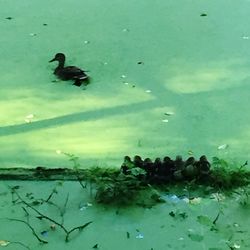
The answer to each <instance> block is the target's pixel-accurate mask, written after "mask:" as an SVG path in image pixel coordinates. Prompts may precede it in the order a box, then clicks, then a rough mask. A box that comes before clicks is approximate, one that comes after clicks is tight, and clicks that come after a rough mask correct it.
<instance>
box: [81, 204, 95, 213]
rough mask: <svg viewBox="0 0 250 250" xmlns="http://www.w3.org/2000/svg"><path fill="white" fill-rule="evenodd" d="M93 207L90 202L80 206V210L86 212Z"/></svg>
mask: <svg viewBox="0 0 250 250" xmlns="http://www.w3.org/2000/svg"><path fill="white" fill-rule="evenodd" d="M92 206H93V204H92V203H89V202H87V203H82V202H81V203H80V204H79V209H80V211H83V210H86V209H87V208H88V207H92Z"/></svg>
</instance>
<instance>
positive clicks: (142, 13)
mask: <svg viewBox="0 0 250 250" xmlns="http://www.w3.org/2000/svg"><path fill="white" fill-rule="evenodd" d="M249 8H250V1H248V0H242V1H240V2H239V1H233V0H227V1H225V0H221V1H215V0H213V1H205V0H203V1H200V0H196V1H192V2H190V1H184V0H180V1H171V0H169V1H164V0H157V1H152V0H148V1H142V0H139V1H136V2H135V1H127V2H126V1H120V0H115V1H114V0H109V1H107V0H102V1H100V0H91V1H87V0H86V1H84V0H71V1H66V0H60V1H58V0H57V1H51V0H44V1H37V0H33V1H29V0H22V1H19V0H8V1H7V0H0V20H1V21H0V30H1V37H0V56H1V57H0V72H1V74H0V85H1V91H0V102H1V112H0V137H1V138H0V148H1V154H0V164H1V167H7V168H9V167H36V166H38V165H39V166H46V167H57V166H63V167H71V163H70V162H69V161H68V159H67V158H66V157H65V156H64V155H63V154H58V153H57V152H59V151H62V152H66V153H72V154H74V155H77V156H79V157H80V162H81V167H83V168H84V167H89V166H96V165H98V166H103V167H105V166H115V167H119V166H120V164H121V162H122V158H123V156H124V155H131V156H133V155H135V154H139V155H141V156H142V157H152V158H155V157H158V156H159V157H163V156H165V155H169V156H171V157H174V156H175V155H177V154H181V155H183V156H184V157H186V156H187V155H188V153H190V152H193V154H194V155H195V156H196V157H199V156H200V155H202V154H206V155H207V156H208V157H209V158H211V157H212V156H220V157H223V158H233V159H236V160H238V161H240V162H245V161H246V160H247V159H248V157H249V152H250V151H249V148H250V143H249V141H250V140H249V137H250V133H249V131H250V129H249V124H250V115H249V108H248V107H249V92H250V84H249V82H250V61H249V56H250V53H249V47H250V30H249V27H248V24H249V23H250V15H249V11H248V10H249ZM57 52H63V53H65V54H66V56H67V59H66V64H67V65H76V66H79V67H81V68H83V69H85V70H87V71H89V72H87V73H88V74H89V75H90V77H91V83H90V85H88V86H86V87H79V88H78V87H76V86H73V85H71V84H72V83H71V82H62V81H56V82H55V80H56V77H55V76H54V75H53V70H54V68H55V67H56V63H51V64H49V63H48V61H49V60H51V59H52V58H53V57H54V55H55V54H56V53H57ZM221 145H227V146H225V147H221V149H218V147H219V146H221ZM4 185H5V184H4ZM50 185H53V184H50ZM65 185H67V188H65V190H66V191H63V192H62V193H63V195H65V192H66V193H67V192H69V193H70V194H71V193H72V192H73V193H74V190H75V188H76V187H75V185H77V184H72V183H67V184H65ZM23 186H25V187H27V189H28V187H30V188H31V189H35V190H36V189H39V190H40V188H41V190H43V189H44V190H46V191H49V190H50V186H49V184H48V183H46V184H45V183H43V184H41V183H29V184H28V183H26V184H24V185H23ZM41 186H43V187H41ZM36 187H37V188H36ZM77 188H79V187H78V186H77ZM39 190H37V191H39ZM67 190H68V191H67ZM27 192H28V191H27ZM24 195H25V193H24ZM74 195H76V193H74ZM4 197H5V196H4ZM7 197H8V196H6V197H5V198H3V200H5V199H6V201H1V203H2V205H1V206H2V208H1V211H2V212H1V214H3V217H5V215H4V214H5V213H6V216H8V217H9V216H11V217H13V216H14V214H15V213H18V214H17V216H18V215H20V213H19V212H16V210H15V208H14V207H13V212H12V210H8V211H6V207H9V206H10V203H9V197H8V198H7ZM64 199H65V198H64ZM70 199H73V200H72V201H71V202H72V207H71V210H70V212H69V217H67V218H66V220H67V223H69V224H70V223H72V224H73V218H75V220H76V221H75V222H79V219H78V215H79V216H82V214H83V221H84V222H85V221H88V220H93V221H94V223H93V225H90V226H89V227H88V228H86V231H84V232H83V233H82V234H81V236H80V237H78V236H77V237H75V238H74V240H72V241H71V242H70V244H68V245H65V243H64V241H63V240H62V239H63V237H64V236H63V233H61V232H60V233H58V232H57V231H56V233H55V234H54V235H53V236H52V235H51V233H49V236H46V237H48V238H49V240H50V242H51V243H49V244H48V245H46V246H43V248H44V247H46V249H55V248H59V247H61V248H62V249H66V248H70V249H81V248H86V249H91V248H92V247H93V246H94V245H95V244H98V247H99V248H100V249H109V250H113V249H117V248H119V249H128V246H129V249H143V250H147V249H149V250H150V249H154V250H163V249H171V248H172V249H210V250H213V249H214V250H215V249H228V246H227V244H226V243H225V241H226V240H228V239H229V238H230V237H231V235H230V232H229V231H230V230H231V229H230V230H229V231H226V233H224V234H215V233H214V232H210V231H209V229H208V228H207V227H205V226H204V225H202V226H201V225H200V224H199V223H197V221H196V218H197V216H199V215H201V214H203V215H204V214H205V215H206V216H211V217H213V216H216V212H214V210H216V209H215V207H216V206H217V205H218V204H217V203H213V202H209V201H210V200H209V199H207V200H206V201H205V202H202V203H201V204H199V205H197V206H191V207H189V206H184V205H183V206H184V207H183V208H181V209H184V210H185V211H186V212H187V214H188V215H189V217H188V218H187V220H185V221H184V222H183V221H179V220H178V219H177V220H173V218H171V216H169V212H171V211H172V210H173V209H177V208H176V207H177V205H176V204H174V205H173V204H170V205H169V206H167V205H166V204H165V205H161V206H157V207H155V208H153V209H151V210H150V209H148V210H145V209H142V208H128V209H122V210H121V211H120V213H118V214H116V208H114V209H106V208H101V207H100V206H99V207H98V208H96V207H95V206H94V207H91V208H90V209H87V210H86V211H84V212H82V211H81V212H80V211H79V209H77V203H79V197H78V198H77V197H75V196H74V197H72V196H71V195H70ZM59 202H61V200H60V199H59ZM225 206H226V208H225V215H224V216H223V218H222V220H224V221H225V223H226V224H230V226H229V228H230V227H232V230H231V231H233V230H236V229H235V226H234V223H236V224H239V225H240V227H243V228H244V230H247V229H246V228H245V225H247V224H246V218H245V217H246V211H245V210H244V209H243V210H240V211H241V212H240V213H238V211H239V210H238V204H237V203H235V199H231V200H230V199H229V200H228V201H226V202H225ZM229 207H230V209H229ZM20 211H21V213H22V212H23V211H22V209H21V208H20ZM247 211H248V212H249V210H247ZM10 213H11V214H10ZM52 213H54V212H53V211H52ZM22 215H23V214H22ZM74 216H75V217H74ZM227 220H228V221H227ZM5 223H6V222H5ZM225 223H222V224H223V225H225ZM10 224H11V225H10ZM16 224H18V223H15V222H11V223H7V224H4V225H8V226H6V227H0V228H1V235H2V236H1V237H3V238H2V239H3V240H4V239H8V240H11V241H21V242H24V243H26V244H27V245H29V246H30V247H31V248H32V249H38V242H37V240H36V239H35V237H33V236H32V233H31V232H30V231H29V229H28V228H27V227H26V226H25V225H23V224H22V223H20V225H19V224H18V225H19V228H18V225H16ZM241 224H242V225H241ZM46 226H48V225H47V224H46V225H45V224H44V225H42V224H39V227H41V228H39V229H38V231H39V230H45V229H44V228H46ZM13 227H14V229H15V230H17V231H16V235H17V236H18V237H17V238H18V239H17V238H15V237H14V236H13ZM180 227H181V228H182V229H181V231H180ZM24 228H25V230H24ZM190 230H195V233H194V234H195V235H199V236H201V235H202V236H201V238H199V237H198V238H197V237H196V238H195V240H192V239H191V238H192V237H191V238H190V237H189V236H188V232H189V234H190V233H191V234H192V233H193V231H190ZM197 230H198V232H197ZM223 230H224V229H223ZM223 230H222V231H223ZM240 230H241V229H240ZM244 230H243V229H242V230H241V231H244ZM127 232H129V234H130V238H129V239H128V238H127V236H126V233H127ZM153 232H154V233H153ZM223 232H224V231H223ZM233 232H234V231H233ZM53 233H54V232H53ZM140 233H141V234H143V236H144V237H143V238H142V239H139V238H140V237H139V238H136V236H138V235H139V234H140ZM235 234H236V235H237V233H235ZM235 234H234V237H235ZM238 234H240V233H238ZM243 235H244V236H242V234H241V236H242V238H244V237H245V233H243ZM241 236H239V237H238V236H237V237H238V238H240V237H241ZM12 237H14V238H12ZM237 237H236V238H237ZM199 239H202V240H200V241H199ZM244 239H245V238H244ZM0 240H1V239H0ZM239 241H240V240H239ZM239 241H238V240H236V241H235V244H236V248H237V246H238V245H241V249H248V247H247V246H246V245H244V244H243V243H242V242H241V243H240V242H239ZM248 243H249V242H248ZM237 244H238V245H237ZM17 247H22V246H21V245H19V246H18V245H15V244H13V245H12V244H10V245H8V248H9V249H17ZM244 247H245V248H244ZM236 248H235V249H236Z"/></svg>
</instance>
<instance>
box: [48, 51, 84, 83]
mask: <svg viewBox="0 0 250 250" xmlns="http://www.w3.org/2000/svg"><path fill="white" fill-rule="evenodd" d="M65 60H66V56H65V55H64V54H63V53H57V54H56V55H55V57H54V58H53V59H51V60H50V61H49V62H54V61H58V66H57V67H56V68H55V70H54V74H55V75H56V76H57V77H58V78H59V79H61V80H63V81H68V80H73V81H74V83H73V85H75V86H78V87H80V86H81V85H82V83H83V82H85V83H84V85H87V84H88V83H89V82H88V80H89V77H88V76H87V75H86V74H85V72H86V71H84V70H82V69H80V68H78V67H76V66H66V67H65V66H64V64H65Z"/></svg>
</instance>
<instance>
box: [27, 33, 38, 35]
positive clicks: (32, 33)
mask: <svg viewBox="0 0 250 250" xmlns="http://www.w3.org/2000/svg"><path fill="white" fill-rule="evenodd" d="M29 35H30V36H37V34H36V33H29Z"/></svg>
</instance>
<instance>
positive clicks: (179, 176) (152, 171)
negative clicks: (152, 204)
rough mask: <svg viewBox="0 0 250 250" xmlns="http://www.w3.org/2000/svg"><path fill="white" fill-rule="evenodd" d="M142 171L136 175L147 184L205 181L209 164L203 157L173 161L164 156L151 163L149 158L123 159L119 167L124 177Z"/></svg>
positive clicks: (178, 158) (180, 158) (127, 157)
mask: <svg viewBox="0 0 250 250" xmlns="http://www.w3.org/2000/svg"><path fill="white" fill-rule="evenodd" d="M138 168H139V169H141V170H142V171H141V172H139V171H137V173H139V174H138V175H137V177H138V178H140V179H143V180H144V181H146V182H147V183H156V184H163V183H166V182H171V181H172V180H175V181H181V180H188V181H191V180H200V179H206V177H207V176H208V175H209V173H210V163H209V161H208V160H207V157H206V156H205V155H202V156H201V157H200V159H199V160H196V159H195V158H194V157H189V158H188V159H187V160H186V161H184V160H183V159H182V157H181V156H179V155H178V156H176V158H175V160H172V159H171V158H170V157H168V156H166V157H164V158H163V159H161V158H156V159H155V160H154V161H152V160H151V159H150V158H145V159H144V160H143V159H142V158H141V157H140V156H139V155H136V156H134V158H133V160H131V158H130V157H129V156H125V157H124V162H123V164H122V166H121V172H122V173H123V174H125V175H129V174H133V172H135V171H134V169H138Z"/></svg>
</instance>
